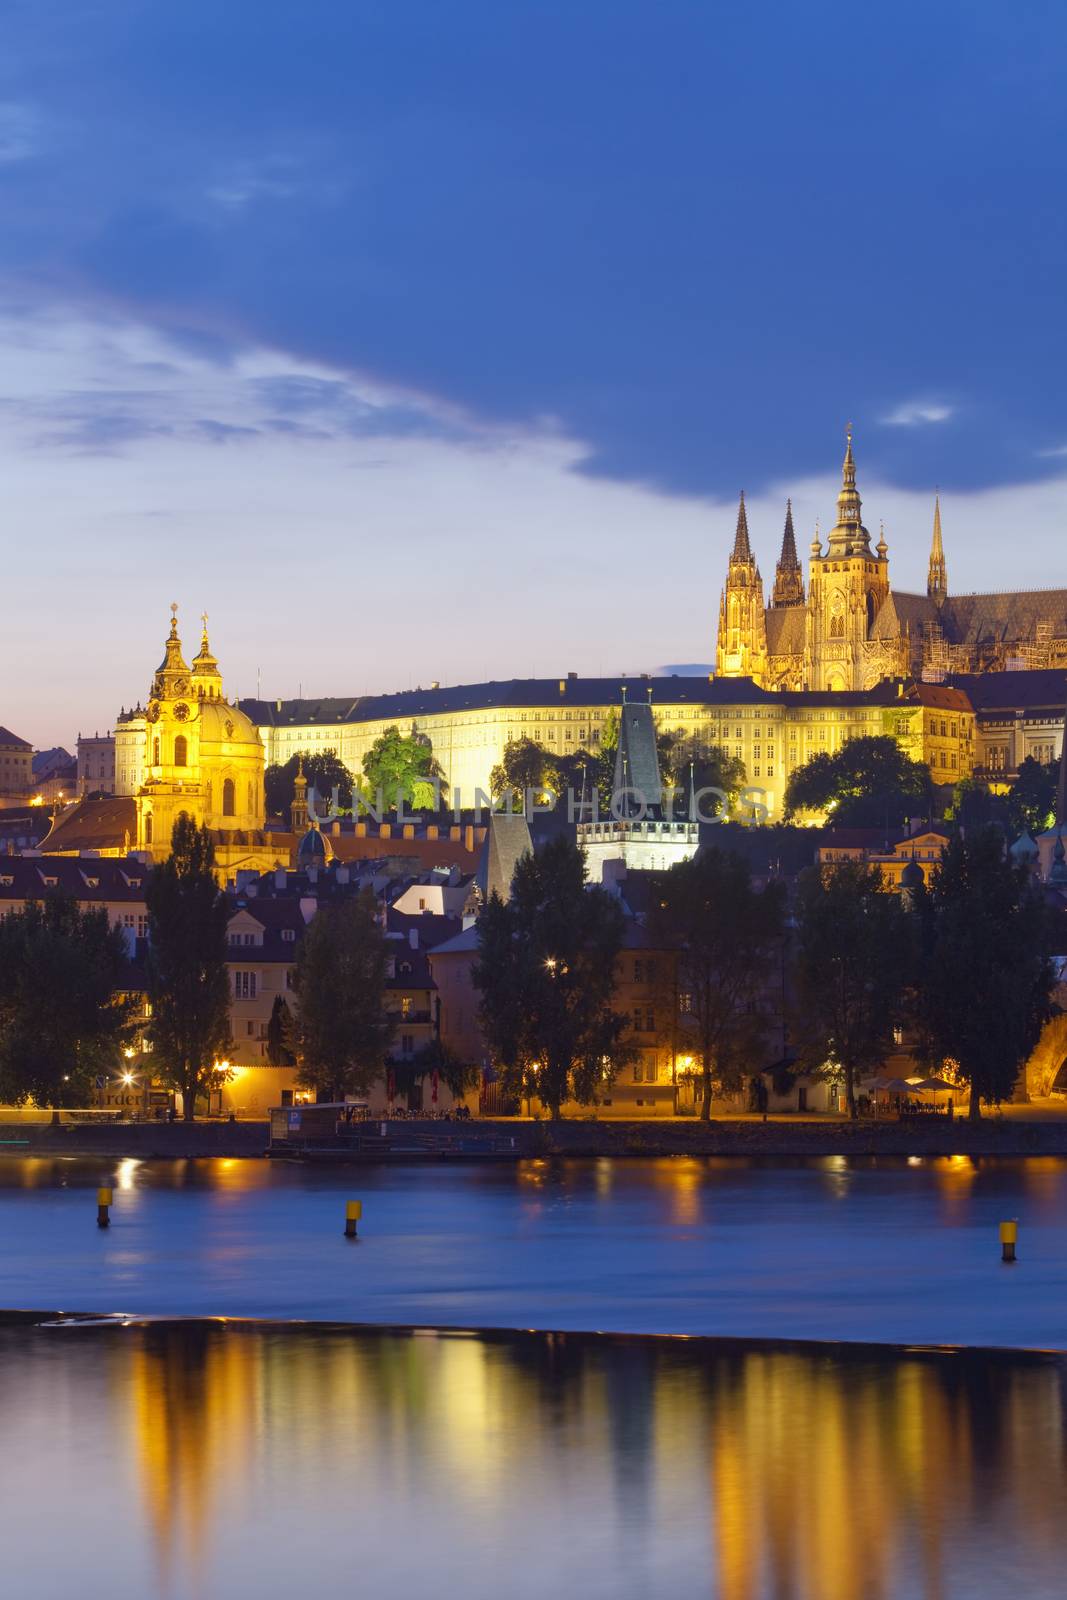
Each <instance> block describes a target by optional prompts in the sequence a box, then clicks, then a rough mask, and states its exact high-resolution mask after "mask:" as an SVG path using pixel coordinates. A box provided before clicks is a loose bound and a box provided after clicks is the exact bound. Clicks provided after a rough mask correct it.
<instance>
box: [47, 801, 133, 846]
mask: <svg viewBox="0 0 1067 1600" xmlns="http://www.w3.org/2000/svg"><path fill="white" fill-rule="evenodd" d="M136 838H137V806H136V803H135V801H134V798H133V796H132V795H127V794H120V795H110V796H108V797H107V798H106V799H97V800H79V801H78V803H77V805H73V806H70V807H68V809H67V810H66V811H63V812H61V813H60V815H59V816H58V817H57V818H56V821H55V825H54V826H53V828H52V831H51V833H49V834H48V835H47V837H46V838H45V839H44V840H43V841H42V844H41V849H42V851H44V852H45V853H46V854H47V853H48V852H50V851H57V850H62V851H64V852H76V851H81V850H122V849H127V850H128V849H129V847H130V844H131V843H132V842H133V841H134V840H135V839H136Z"/></svg>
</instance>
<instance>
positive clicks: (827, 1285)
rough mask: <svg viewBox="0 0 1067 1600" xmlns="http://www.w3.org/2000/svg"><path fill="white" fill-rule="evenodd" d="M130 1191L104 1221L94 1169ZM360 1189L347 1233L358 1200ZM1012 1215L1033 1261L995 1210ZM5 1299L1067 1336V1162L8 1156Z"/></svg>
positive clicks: (671, 1328) (78, 1306)
mask: <svg viewBox="0 0 1067 1600" xmlns="http://www.w3.org/2000/svg"><path fill="white" fill-rule="evenodd" d="M101 1181H112V1182H113V1183H114V1186H115V1202H114V1206H113V1210H112V1216H113V1222H112V1225H111V1227H110V1228H109V1229H108V1230H107V1231H100V1230H98V1229H97V1228H96V1225H95V1215H96V1211H95V1194H94V1190H95V1187H96V1185H97V1183H99V1182H101ZM349 1196H353V1197H358V1198H359V1199H361V1200H362V1202H363V1220H362V1222H361V1224H360V1237H359V1239H358V1240H357V1241H356V1242H355V1243H348V1242H346V1241H345V1240H344V1239H343V1237H342V1230H343V1225H344V1202H345V1200H346V1198H348V1197H349ZM1005 1217H1017V1218H1018V1219H1019V1252H1018V1253H1019V1261H1018V1264H1017V1265H1016V1266H1014V1267H1006V1266H1003V1265H1002V1264H1001V1261H1000V1247H999V1244H998V1238H997V1225H998V1222H999V1221H1000V1220H1001V1219H1002V1218H1005ZM0 1223H2V1226H3V1234H2V1237H3V1240H4V1248H3V1252H2V1256H0V1306H2V1307H7V1308H13V1307H29V1308H41V1309H47V1310H66V1311H91V1312H125V1313H135V1314H139V1315H144V1314H147V1315H154V1316H172V1315H183V1316H188V1315H221V1316H231V1317H232V1316H241V1317H265V1318H302V1319H327V1320H333V1319H337V1320H344V1321H355V1322H371V1323H376V1324H382V1323H391V1324H420V1325H432V1326H437V1327H457V1328H486V1327H507V1328H516V1327H517V1328H535V1329H566V1330H581V1329H586V1330H597V1329H607V1330H614V1331H620V1332H631V1333H675V1334H690V1335H693V1334H696V1335H715V1336H732V1337H737V1338H775V1339H819V1340H834V1341H840V1340H853V1341H889V1342H894V1343H902V1344H907V1343H916V1344H918V1343H921V1344H968V1345H983V1346H1016V1347H1030V1348H1061V1347H1063V1346H1064V1345H1065V1343H1067V1161H1064V1160H1061V1159H1058V1158H1031V1159H1028V1160H1003V1159H985V1158H983V1159H980V1160H972V1159H970V1158H967V1157H959V1156H957V1157H949V1158H944V1159H924V1160H916V1159H914V1158H913V1159H912V1160H911V1161H908V1160H906V1159H870V1160H853V1161H849V1160H846V1159H845V1158H842V1157H828V1158H825V1159H821V1160H806V1161H778V1162H775V1161H745V1160H737V1159H729V1160H726V1159H701V1160H693V1159H687V1158H666V1159H661V1160H647V1161H645V1160H627V1161H610V1160H592V1161H566V1160H559V1161H551V1162H542V1161H530V1162H522V1163H518V1164H516V1165H512V1164H504V1165H474V1164H471V1165H445V1164H434V1165H431V1166H417V1165H412V1166H374V1167H367V1168H360V1169H355V1168H348V1169H343V1170H342V1169H337V1168H307V1167H302V1166H298V1165H292V1164H288V1163H269V1162H265V1161H241V1160H213V1161H176V1162H140V1163H138V1162H136V1161H131V1160H127V1161H122V1162H119V1163H117V1164H116V1163H114V1162H104V1161H89V1160H84V1159H82V1160H69V1159H65V1158H61V1157H41V1158H33V1157H27V1158H15V1157H10V1158H4V1159H3V1160H0Z"/></svg>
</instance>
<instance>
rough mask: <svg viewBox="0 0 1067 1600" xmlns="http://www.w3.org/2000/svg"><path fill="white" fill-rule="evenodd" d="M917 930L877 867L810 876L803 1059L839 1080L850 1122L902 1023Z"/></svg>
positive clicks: (801, 933) (802, 902) (800, 957)
mask: <svg viewBox="0 0 1067 1600" xmlns="http://www.w3.org/2000/svg"><path fill="white" fill-rule="evenodd" d="M912 936H913V924H912V922H911V920H910V919H909V917H908V914H907V912H906V911H905V909H904V907H903V905H902V903H901V900H900V897H899V895H896V894H894V893H893V892H892V891H891V890H890V889H889V888H888V887H887V885H886V884H885V883H884V881H883V879H882V874H881V871H880V870H879V868H878V867H867V866H865V865H864V864H863V863H862V862H859V861H840V862H835V863H834V864H833V865H832V866H829V867H822V868H818V867H816V868H811V869H809V871H808V873H807V874H806V876H805V878H804V880H803V881H802V886H801V891H800V896H799V901H798V927H797V948H796V989H797V1022H796V1032H797V1035H798V1037H799V1039H800V1043H801V1049H800V1055H801V1059H802V1060H803V1061H804V1063H805V1064H806V1065H807V1066H808V1067H809V1069H811V1070H814V1071H833V1072H840V1073H841V1074H842V1075H843V1077H844V1081H845V1095H846V1101H847V1105H848V1114H849V1116H850V1117H855V1115H856V1079H857V1076H858V1075H859V1073H860V1072H862V1071H863V1070H865V1069H868V1068H873V1067H876V1066H879V1065H881V1063H882V1062H883V1061H884V1059H885V1057H886V1055H887V1054H888V1052H889V1050H890V1048H891V1046H892V1043H893V1030H894V1028H895V1027H896V1025H897V1023H898V1021H899V1019H900V1018H901V1016H902V1015H903V1011H904V1004H905V991H906V987H907V984H908V981H909V979H910V977H911V973H912V956H913V948H914V947H913V937H912Z"/></svg>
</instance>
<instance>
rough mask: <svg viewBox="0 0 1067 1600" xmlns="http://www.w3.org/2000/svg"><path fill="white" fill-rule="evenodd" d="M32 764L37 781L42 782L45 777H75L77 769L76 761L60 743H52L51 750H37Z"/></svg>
mask: <svg viewBox="0 0 1067 1600" xmlns="http://www.w3.org/2000/svg"><path fill="white" fill-rule="evenodd" d="M32 765H33V775H34V777H35V778H36V780H37V782H38V783H43V782H44V781H45V780H46V779H47V778H55V777H64V778H66V777H75V776H77V771H78V763H77V761H76V760H75V759H74V757H73V756H72V755H71V753H70V751H69V750H64V748H63V746H62V745H61V744H57V745H53V746H52V748H51V750H38V752H37V754H36V755H35V756H34V758H33V763H32Z"/></svg>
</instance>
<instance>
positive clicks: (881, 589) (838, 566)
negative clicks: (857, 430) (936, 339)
mask: <svg viewBox="0 0 1067 1600" xmlns="http://www.w3.org/2000/svg"><path fill="white" fill-rule="evenodd" d="M846 437H847V446H846V449H845V461H844V466H843V468H842V474H841V491H840V493H839V494H838V496H837V521H836V523H835V524H834V526H833V528H831V530H830V535H829V539H828V541H827V548H826V551H825V554H824V553H823V551H822V549H821V545H820V543H819V542H818V541H816V543H814V544H813V545H812V551H811V568H810V579H809V585H808V607H807V618H806V631H805V642H804V682H805V685H806V687H807V688H809V689H865V688H868V687H869V683H868V677H870V679H871V682H876V681H877V680H878V679H879V678H880V677H882V676H883V675H884V674H883V673H882V671H881V667H880V664H879V663H880V657H879V653H878V652H877V651H876V650H875V651H872V650H870V649H869V648H868V646H869V644H870V639H871V630H872V628H873V626H874V619H875V617H876V616H877V614H878V611H879V608H880V607H881V605H882V602H883V601H884V600H885V598H886V596H887V595H888V593H889V559H888V557H889V550H888V546H887V545H886V542H885V538H884V536H883V537H882V538H880V539H879V541H878V544H877V546H876V547H875V549H873V550H872V548H871V536H870V534H869V533H868V532H867V529H866V528H865V527H864V526H863V521H862V517H861V510H862V506H861V502H860V496H859V491H858V490H857V488H856V463H855V460H854V459H853V455H852V429H851V427H850V428H849V430H848V433H847V436H846ZM876 657H877V658H878V659H877V660H876V659H875V658H876Z"/></svg>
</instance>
